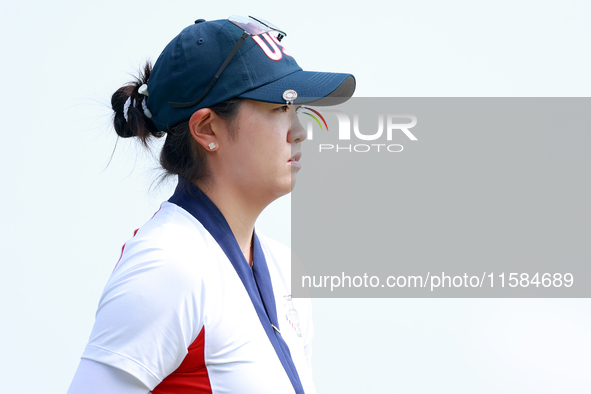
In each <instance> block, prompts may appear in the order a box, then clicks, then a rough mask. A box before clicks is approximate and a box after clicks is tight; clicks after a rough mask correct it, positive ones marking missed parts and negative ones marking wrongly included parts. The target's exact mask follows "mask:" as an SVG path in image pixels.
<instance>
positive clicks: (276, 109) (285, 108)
mask: <svg viewBox="0 0 591 394" xmlns="http://www.w3.org/2000/svg"><path fill="white" fill-rule="evenodd" d="M275 111H277V112H289V105H282V106H281V107H277V108H275Z"/></svg>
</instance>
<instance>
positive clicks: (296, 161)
mask: <svg viewBox="0 0 591 394" xmlns="http://www.w3.org/2000/svg"><path fill="white" fill-rule="evenodd" d="M301 158H302V152H297V153H296V154H295V155H293V156H292V157H291V159H289V161H288V163H289V164H291V165H292V166H293V167H298V168H301V167H302V165H301V164H300V159H301Z"/></svg>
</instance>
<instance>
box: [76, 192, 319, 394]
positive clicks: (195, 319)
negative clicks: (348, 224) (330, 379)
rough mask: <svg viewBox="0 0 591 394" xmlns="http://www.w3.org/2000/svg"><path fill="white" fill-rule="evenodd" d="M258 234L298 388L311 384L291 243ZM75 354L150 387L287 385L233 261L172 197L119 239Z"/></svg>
mask: <svg viewBox="0 0 591 394" xmlns="http://www.w3.org/2000/svg"><path fill="white" fill-rule="evenodd" d="M257 235H258V237H259V241H260V243H261V247H262V250H263V252H264V257H265V259H266V262H267V266H268V269H269V274H270V277H271V282H272V286H273V291H274V298H275V305H276V308H277V318H278V321H279V331H280V332H281V337H282V338H283V340H284V341H285V343H286V344H287V346H288V347H289V352H290V353H291V359H292V360H293V363H294V365H295V367H296V369H297V374H298V375H299V379H300V381H301V383H302V386H303V388H304V391H305V393H306V394H309V393H315V388H314V384H313V382H312V374H311V368H310V357H311V352H312V351H311V339H312V332H313V329H312V322H311V304H310V300H304V299H293V300H292V301H289V297H288V296H289V295H290V294H291V291H290V288H291V286H290V261H291V254H290V253H291V252H290V250H289V248H287V247H286V246H284V245H281V244H280V243H278V242H275V241H273V240H271V239H269V238H267V237H264V236H261V235H260V234H258V232H257ZM244 264H247V263H246V261H244ZM256 264H257V262H256V260H255V261H254V267H255V269H256ZM294 310H295V311H294ZM298 320H299V328H298ZM298 334H299V335H298ZM82 358H87V359H90V360H94V361H98V362H101V363H104V364H107V365H110V366H113V367H116V368H119V369H121V370H124V371H126V372H128V373H130V374H131V375H133V376H134V377H136V378H137V379H139V380H140V381H141V382H142V383H144V384H145V385H146V386H147V387H149V388H150V389H151V390H152V392H153V393H154V394H159V393H162V394H164V393H184V392H187V391H188V389H191V390H193V391H190V392H195V393H201V392H204V393H205V392H211V393H241V394H248V393H253V394H254V393H256V394H265V393H269V394H271V393H273V394H277V393H294V388H293V386H292V384H291V382H290V379H289V377H288V375H287V373H286V372H285V369H284V368H283V366H282V364H281V362H280V359H279V357H278V355H277V353H276V352H275V349H274V348H273V346H272V345H271V342H270V341H269V338H268V336H267V334H266V332H265V330H264V329H263V326H262V324H261V321H260V320H259V317H258V315H257V312H256V311H255V308H254V306H253V304H252V302H251V299H250V298H249V295H248V293H247V291H246V289H245V286H244V285H243V283H242V281H241V279H240V277H239V276H238V274H237V272H236V270H235V268H234V267H233V266H232V263H231V262H230V260H229V259H228V257H227V256H226V254H225V253H224V251H223V250H222V248H221V247H220V245H219V244H218V243H217V242H216V240H215V239H214V238H213V236H212V235H211V234H210V233H209V232H208V231H207V230H206V229H205V227H204V226H203V225H202V224H201V223H200V222H199V221H197V219H195V217H193V216H192V215H191V214H190V213H189V212H187V211H186V210H184V209H183V208H181V207H179V206H177V205H175V204H173V203H170V202H165V203H163V204H162V206H161V208H160V210H159V211H158V212H157V213H156V214H155V215H154V217H153V218H152V219H151V220H150V221H148V222H147V223H146V224H145V225H144V226H142V227H141V228H140V229H139V230H138V231H137V232H136V234H135V235H134V237H133V238H132V239H131V240H129V241H128V242H127V243H126V244H125V246H124V249H123V252H122V256H121V259H120V261H119V263H118V264H117V266H116V268H115V269H114V271H113V273H112V275H111V277H110V278H109V281H108V282H107V285H106V287H105V289H104V291H103V295H102V297H101V299H100V302H99V307H98V311H97V313H96V322H95V325H94V327H93V330H92V334H91V337H90V340H89V342H88V345H87V346H86V349H85V351H84V354H83V356H82Z"/></svg>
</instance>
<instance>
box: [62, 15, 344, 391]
mask: <svg viewBox="0 0 591 394" xmlns="http://www.w3.org/2000/svg"><path fill="white" fill-rule="evenodd" d="M284 36H286V34H285V32H282V31H280V30H279V29H277V28H276V27H274V26H273V25H271V24H269V23H268V22H264V21H262V20H256V19H254V18H244V17H231V18H229V19H228V20H217V21H210V22H206V21H204V20H202V19H200V20H197V21H196V22H195V24H194V25H192V26H189V27H187V28H186V29H184V30H183V31H182V32H181V33H180V34H179V35H178V36H177V37H175V38H174V39H173V40H172V41H171V42H170V43H169V44H168V46H167V47H166V48H165V49H164V51H163V52H162V54H161V55H160V57H159V58H158V60H157V62H156V64H155V65H154V68H153V70H152V69H151V68H150V67H149V65H148V66H146V68H145V70H144V73H143V75H141V76H140V77H139V78H138V80H137V82H135V83H132V84H130V85H126V86H124V87H122V88H120V89H119V90H118V91H117V92H115V94H114V95H113V97H112V100H111V102H112V107H113V110H114V112H115V116H114V124H115V130H116V131H117V133H118V134H119V135H120V136H121V137H124V138H127V137H138V138H140V139H141V140H142V142H144V143H145V144H147V143H148V141H149V139H150V138H152V137H157V138H159V137H162V136H164V135H166V141H165V143H164V146H163V149H162V153H161V164H162V166H163V167H164V169H165V170H166V171H167V173H168V174H171V175H177V176H178V179H179V183H178V186H177V189H176V191H175V193H174V195H173V196H172V197H171V199H170V200H169V201H167V202H164V203H163V204H162V206H161V208H160V210H159V211H158V212H157V213H156V214H155V215H154V217H153V218H152V219H151V220H150V221H149V222H148V223H146V224H145V225H144V226H142V227H141V228H140V229H139V230H138V231H136V234H135V235H134V237H133V238H132V239H131V240H129V241H128V242H127V243H126V245H125V246H124V248H123V251H122V254H121V258H120V260H119V262H118V263H117V266H116V267H115V269H114V271H113V273H112V275H111V277H110V279H109V281H108V283H107V285H106V287H105V289H104V292H103V295H102V297H101V300H100V303H99V307H98V311H97V314H96V322H95V325H94V327H93V330H92V334H91V337H90V340H89V343H88V345H87V347H86V349H85V351H84V354H83V356H82V360H81V362H80V365H79V367H78V370H77V372H76V375H75V377H74V380H73V382H72V384H71V386H70V390H69V393H70V394H77V393H107V392H109V393H111V392H113V393H118V392H121V393H123V392H125V393H132V394H134V393H143V394H145V393H147V392H149V391H152V393H154V394H158V393H189V392H191V393H193V392H194V393H212V392H213V393H218V392H219V393H222V392H224V393H257V394H261V393H293V392H296V393H304V392H305V393H313V392H315V390H314V385H313V382H312V378H311V371H310V355H311V345H310V341H311V334H312V332H311V329H312V328H311V327H312V326H311V321H310V304H309V303H308V302H305V301H303V300H299V299H294V300H291V296H290V290H289V289H290V264H289V263H290V251H289V249H287V248H286V247H284V246H282V245H280V244H278V243H276V242H274V241H272V240H270V239H268V238H266V237H263V236H262V235H260V234H258V233H257V232H255V231H254V223H255V221H256V219H257V217H258V215H259V214H260V213H261V211H262V210H263V209H264V208H265V207H266V206H267V205H269V204H270V203H271V202H272V201H273V200H275V199H277V198H278V197H280V196H282V195H285V194H287V193H289V192H290V191H291V190H292V188H293V187H294V181H295V176H296V173H297V172H298V170H299V168H300V164H299V158H300V156H301V153H300V144H301V142H302V141H303V140H304V139H305V138H306V134H305V131H304V130H303V128H302V127H301V125H300V124H299V122H298V120H297V116H296V115H295V113H294V109H295V108H294V107H298V106H299V104H301V103H305V102H311V101H314V100H318V98H325V97H331V98H332V97H335V98H337V100H339V99H338V98H339V97H340V98H341V99H340V101H344V100H346V99H347V98H348V97H350V96H351V95H352V94H353V91H354V89H355V80H354V78H353V76H352V75H349V74H334V73H316V72H304V71H302V70H301V68H300V67H299V66H298V65H297V63H296V62H295V60H294V59H293V58H292V57H291V56H290V55H289V54H288V52H287V51H286V50H285V48H284V47H283V44H282V43H281V39H282V38H283V37H284ZM316 102H317V101H316Z"/></svg>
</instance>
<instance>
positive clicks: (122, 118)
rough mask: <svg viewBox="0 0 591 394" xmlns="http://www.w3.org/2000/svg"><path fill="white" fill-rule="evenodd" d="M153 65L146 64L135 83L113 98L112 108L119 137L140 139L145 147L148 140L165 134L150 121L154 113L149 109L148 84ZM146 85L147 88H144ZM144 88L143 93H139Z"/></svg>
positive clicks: (126, 86) (116, 93)
mask: <svg viewBox="0 0 591 394" xmlns="http://www.w3.org/2000/svg"><path fill="white" fill-rule="evenodd" d="M151 71H152V65H151V64H150V63H149V62H146V65H145V66H144V69H143V71H140V74H139V76H138V77H137V78H136V80H135V81H133V82H130V83H128V84H126V85H124V86H122V87H120V88H119V89H117V91H116V92H115V93H113V96H111V108H112V109H113V112H114V117H113V125H114V127H115V131H116V132H117V135H119V136H120V137H122V138H130V137H139V138H140V140H141V141H142V143H143V144H144V145H147V144H148V138H149V137H150V136H154V137H156V138H159V137H162V135H164V133H163V132H161V131H158V129H157V128H156V126H155V125H154V123H153V122H152V121H151V120H150V118H151V117H152V113H151V112H150V110H149V109H148V107H147V103H146V101H147V100H148V98H147V94H146V93H147V83H148V78H150V72H151ZM144 85H146V87H145V88H144ZM140 87H142V93H140V92H139V89H140Z"/></svg>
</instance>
